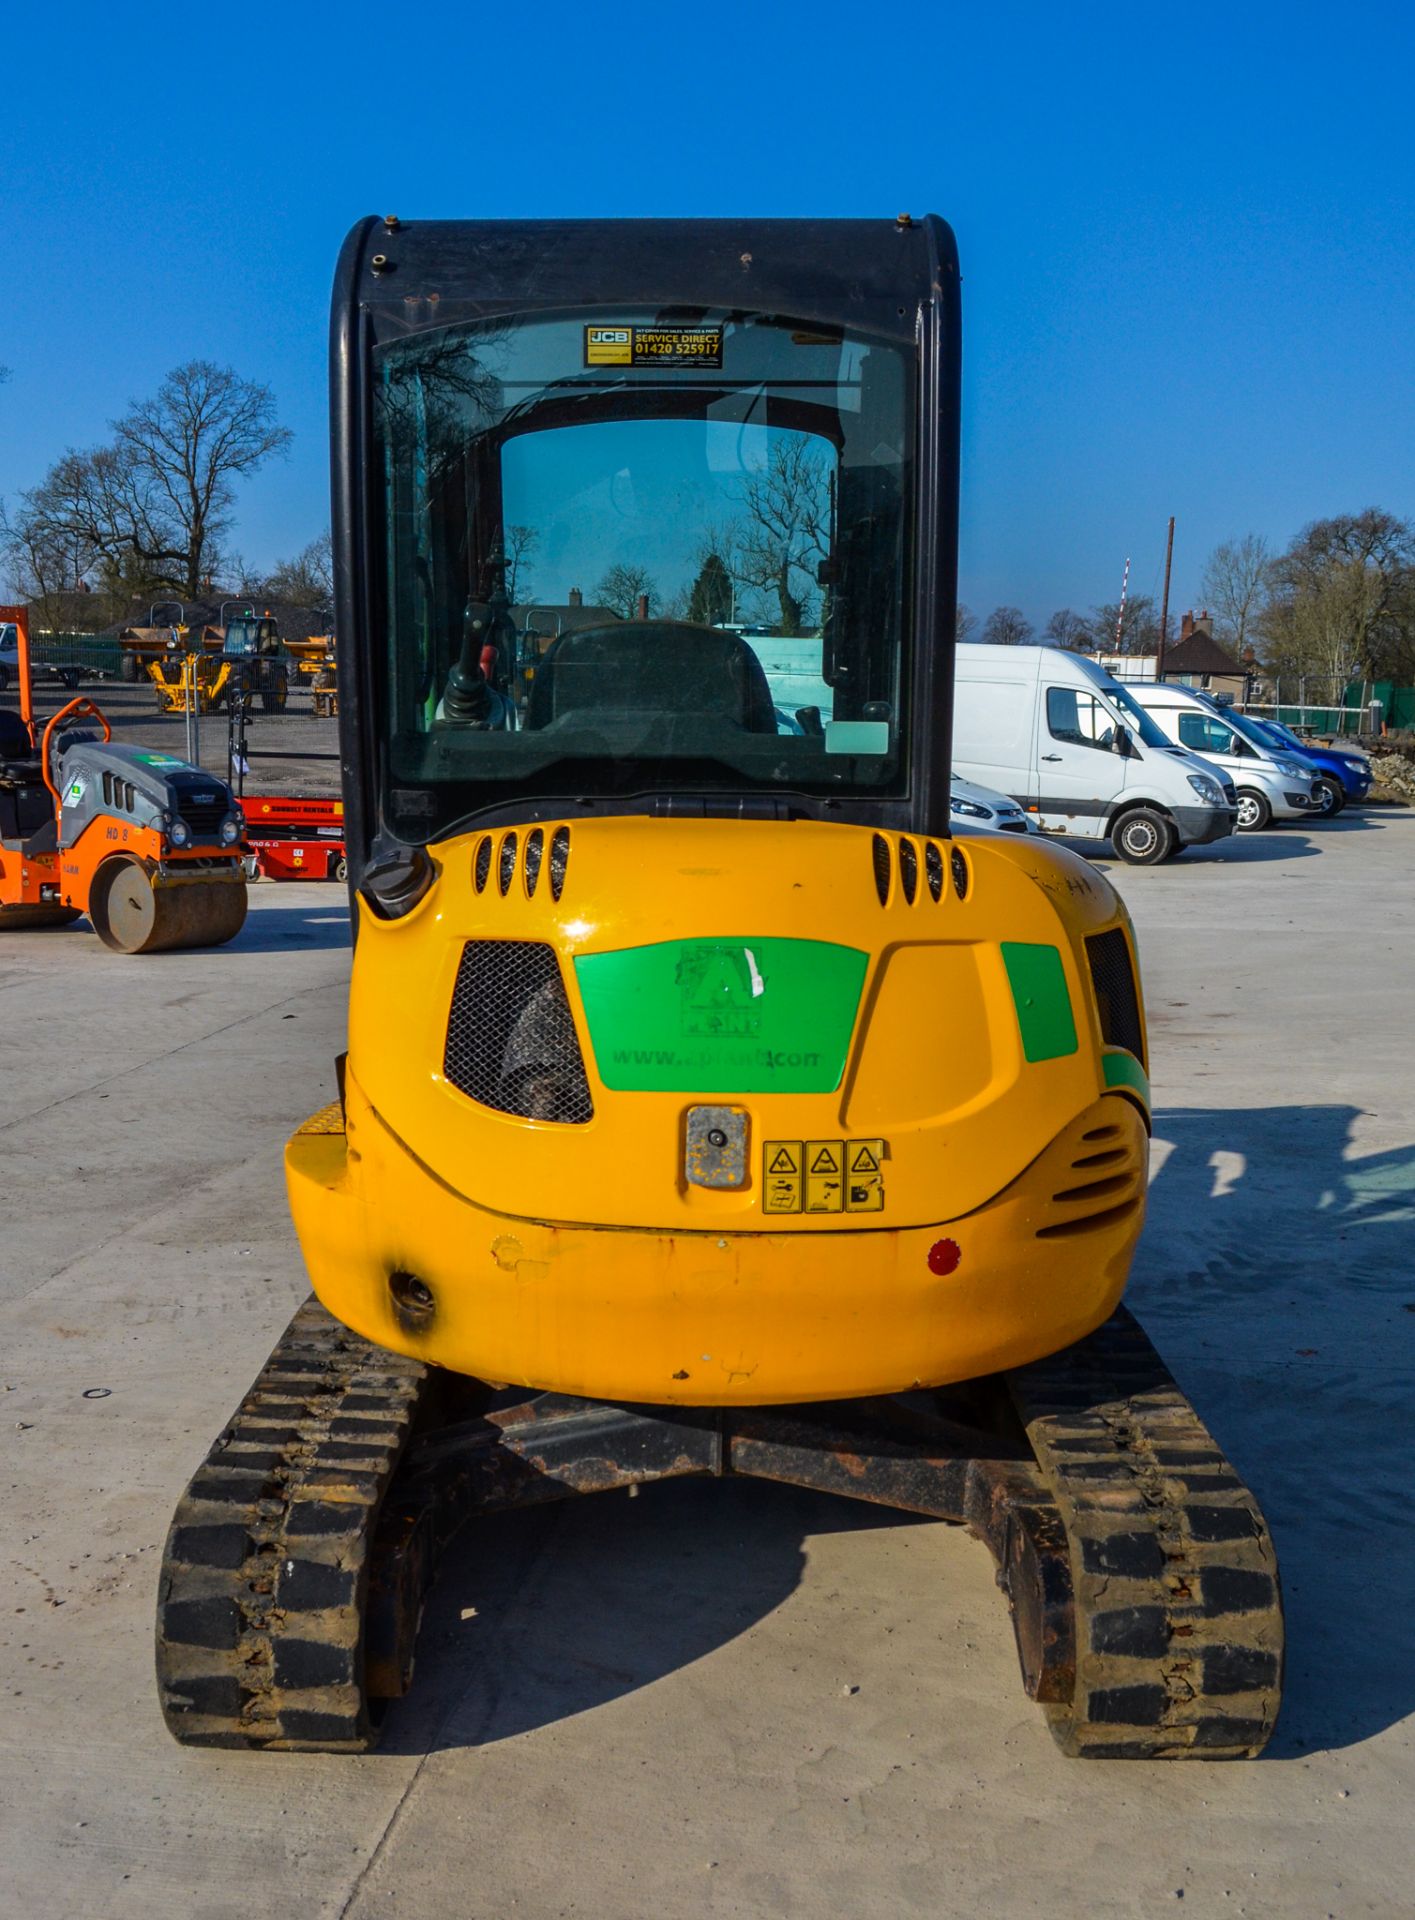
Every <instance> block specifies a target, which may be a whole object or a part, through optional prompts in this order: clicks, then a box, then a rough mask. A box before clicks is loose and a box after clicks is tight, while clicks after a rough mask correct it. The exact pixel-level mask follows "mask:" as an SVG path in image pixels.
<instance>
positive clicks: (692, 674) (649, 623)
mask: <svg viewBox="0 0 1415 1920" xmlns="http://www.w3.org/2000/svg"><path fill="white" fill-rule="evenodd" d="M655 714H662V715H664V716H666V717H669V718H672V719H675V720H703V721H707V722H709V723H716V724H718V725H725V726H729V727H737V728H740V729H741V730H742V731H743V732H745V733H775V732H776V711H775V708H774V706H773V704H772V698H771V688H770V686H769V685H768V684H767V677H766V674H765V672H764V671H763V670H762V663H761V661H760V660H758V658H757V656H756V654H755V653H754V652H753V651H752V649H751V648H750V647H749V646H748V645H747V643H746V642H745V641H744V640H743V639H742V638H741V637H740V635H738V634H735V633H725V632H723V631H721V630H720V629H719V628H716V627H698V626H692V625H690V624H689V623H688V622H687V621H685V620H626V621H623V622H622V623H619V624H617V625H615V626H612V627H583V628H581V629H580V631H579V632H578V633H565V634H562V635H561V636H560V638H559V639H558V640H556V641H555V642H554V643H553V645H552V646H551V647H550V648H549V649H548V651H547V652H546V654H545V657H544V658H543V659H542V660H541V662H540V665H539V666H538V667H537V669H536V677H535V679H534V680H533V681H532V682H531V697H530V704H529V707H528V709H527V713H526V726H527V728H528V730H531V731H536V730H539V729H542V728H545V727H550V726H554V725H556V724H558V723H559V722H561V721H565V720H568V721H569V722H570V723H571V724H574V723H575V722H577V721H581V720H583V721H586V722H588V723H590V724H591V725H593V724H596V723H600V722H611V723H612V722H614V721H616V720H629V719H632V720H640V721H641V720H643V719H645V718H646V717H648V716H650V715H655Z"/></svg>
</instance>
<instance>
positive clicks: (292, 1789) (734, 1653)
mask: <svg viewBox="0 0 1415 1920" xmlns="http://www.w3.org/2000/svg"><path fill="white" fill-rule="evenodd" d="M1110 871H1111V873H1112V875H1113V876H1114V877H1115V878H1116V879H1117V881H1118V883H1119V884H1120V886H1121V887H1122V889H1123V891H1124V893H1125V896H1126V898H1127V900H1128V901H1129V903H1130V906H1131V908H1132V910H1133V913H1134V916H1135V920H1136V923H1137V926H1138V929H1139V935H1140V941H1141V947H1142V955H1143V960H1144V966H1145V978H1146V982H1147V987H1148V995H1149V1004H1150V1018H1151V1034H1152V1041H1153V1055H1154V1059H1153V1067H1154V1083H1155V1089H1156V1098H1157V1102H1158V1114H1157V1126H1156V1135H1157V1139H1156V1148H1155V1168H1156V1180H1155V1185H1154V1190H1153V1203H1152V1211H1151V1215H1150V1220H1149V1224H1148V1226H1147V1228H1146V1231H1145V1236H1144V1239H1143V1242H1142V1245H1141V1250H1140V1256H1139V1261H1138V1265H1137V1269H1136V1273H1135V1280H1134V1285H1133V1289H1132V1295H1131V1299H1132V1303H1133V1304H1134V1305H1135V1306H1136V1307H1137V1309H1138V1310H1139V1312H1140V1313H1141V1315H1142V1317H1143V1318H1144V1319H1145V1321H1146V1323H1147V1325H1148V1327H1149V1329H1150V1331H1151V1333H1152V1334H1153V1335H1154V1337H1155V1339H1156V1341H1157V1343H1158V1345H1159V1346H1160V1348H1161V1349H1162V1350H1163V1352H1164V1353H1165V1354H1166V1357H1167V1358H1168V1359H1169V1360H1170V1362H1171V1364H1172V1365H1173V1366H1174V1369H1175V1371H1176V1373H1177V1374H1178V1375H1179V1377H1180V1379H1181V1381H1182V1382H1183V1383H1184V1385H1185V1386H1186V1387H1187V1389H1188V1391H1189V1392H1190V1393H1191V1395H1192V1396H1193V1398H1194V1399H1195V1401H1196V1402H1197V1403H1198V1405H1199V1406H1200V1408H1201V1409H1202V1411H1203V1412H1204V1414H1205V1416H1206V1417H1207V1419H1208V1420H1209V1422H1210V1424H1211V1425H1212V1427H1213V1428H1214V1430H1215V1431H1216V1433H1217V1435H1218V1436H1219V1438H1220V1440H1221V1441H1222V1443H1223V1444H1224V1445H1225V1446H1226V1447H1227V1449H1228V1450H1229V1452H1230V1454H1231V1455H1232V1457H1233V1458H1234V1459H1235V1461H1236V1462H1237V1464H1238V1466H1239V1468H1240V1469H1241V1470H1242V1471H1243V1472H1244V1474H1245V1475H1246V1476H1247V1478H1248V1479H1249V1481H1250V1482H1251V1483H1252V1485H1253V1486H1254V1487H1255V1488H1256V1489H1257V1491H1258V1493H1259V1495H1260V1497H1261V1499H1262V1501H1263V1504H1264V1506H1265V1507H1266V1510H1267V1512H1268V1514H1269V1517H1270V1519H1271V1521H1272V1524H1273V1529H1274V1532H1275V1535H1276V1538H1277V1543H1278V1548H1279V1553H1280V1556H1281V1559H1282V1564H1283V1572H1284V1579H1285V1585H1286V1594H1287V1602H1288V1609H1289V1631H1290V1674H1289V1685H1288V1695H1287V1703H1286V1706H1285V1709H1284V1714H1283V1718H1282V1722H1281V1725H1280V1728H1279V1731H1278V1735H1277V1738H1276V1740H1275V1742H1274V1744H1273V1746H1272V1748H1271V1749H1270V1751H1269V1753H1268V1755H1267V1756H1266V1757H1265V1758H1264V1759H1262V1760H1260V1761H1256V1762H1252V1763H1246V1764H1235V1765H1228V1766H1208V1767H1205V1766H1202V1765H1177V1766H1176V1765H1169V1766H1166V1765H1162V1764H1141V1765H1136V1764H1133V1763H1119V1764H1113V1765H1109V1766H1100V1765H1094V1764H1093V1765H1086V1764H1083V1763H1079V1762H1075V1761H1068V1760H1064V1759H1063V1758H1062V1757H1061V1756H1060V1755H1059V1754H1058V1753H1057V1751H1056V1750H1055V1748H1054V1747H1053V1746H1052V1743H1051V1741H1050V1739H1049V1737H1048V1735H1047V1733H1046V1730H1045V1728H1044V1726H1043V1724H1042V1720H1041V1717H1040V1715H1039V1713H1038V1712H1037V1711H1036V1710H1035V1709H1034V1708H1033V1707H1031V1706H1030V1705H1029V1704H1028V1702H1027V1701H1026V1700H1025V1698H1024V1697H1023V1696H1022V1693H1021V1690H1020V1687H1019V1685H1018V1681H1017V1674H1016V1664H1015V1657H1014V1653H1013V1647H1012V1638H1011V1633H1010V1630H1009V1627H1008V1623H1007V1619H1006V1612H1005V1608H1004V1606H1003V1604H1002V1602H1001V1600H1000V1598H999V1596H998V1595H997V1593H996V1592H995V1590H994V1588H993V1583H992V1578H991V1573H990V1570H989V1563H988V1559H987V1556H986V1554H985V1552H984V1551H983V1549H982V1548H980V1547H978V1546H976V1545H974V1544H973V1543H972V1542H970V1541H969V1540H968V1539H967V1537H966V1536H965V1535H963V1534H962V1533H961V1532H959V1531H957V1530H953V1529H950V1528H947V1527H943V1526H938V1525H931V1524H926V1523H921V1522H917V1521H911V1520H909V1519H907V1518H904V1517H900V1516H894V1515H891V1514H886V1513H877V1512H872V1511H870V1510H868V1509H864V1508H857V1507H854V1506H850V1505H847V1504H845V1503H843V1502H842V1503H833V1502H832V1501H831V1500H829V1499H827V1498H825V1497H817V1496H812V1495H808V1494H806V1493H803V1492H797V1491H793V1490H791V1489H787V1488H774V1487H770V1486H766V1485H762V1484H756V1483H733V1482H730V1481H729V1482H725V1483H722V1484H714V1483H706V1482H704V1483H694V1482H678V1483H670V1484H667V1485H665V1486H663V1487H661V1488H658V1489H652V1490H648V1491H645V1492H644V1493H643V1494H642V1496H641V1497H640V1498H637V1499H629V1498H627V1497H625V1496H622V1495H604V1496H599V1497H598V1498H596V1499H591V1500H586V1501H583V1502H580V1503H578V1504H575V1505H568V1506H564V1507H559V1508H545V1509H541V1510H539V1511H534V1512H527V1513H523V1514H519V1515H512V1516H508V1517H504V1518H500V1519H496V1520H492V1521H488V1522H485V1523H483V1524H482V1525H481V1526H480V1527H479V1528H477V1529H476V1530H475V1532H474V1533H471V1534H469V1535H467V1536H466V1537H465V1539H464V1542H463V1545H462V1547H461V1549H460V1551H458V1552H457V1553H455V1554H454V1556H453V1558H452V1560H451V1563H450V1564H449V1565H448V1566H447V1568H446V1569H445V1572H444V1577H443V1579H442V1582H441V1584H440V1587H439V1589H438V1591H437V1594H436V1596H435V1599H434V1602H433V1605H432V1607H431V1609H430V1615H429V1619H428V1622H427V1625H426V1628H425V1630H424V1638H423V1642H422V1646H421V1652H420V1661H419V1669H418V1678H417V1684H416V1688H415V1692H414V1695H413V1696H412V1698H411V1699H410V1701H409V1702H407V1703H406V1704H405V1705H404V1706H403V1707H402V1708H400V1709H399V1710H398V1711H397V1712H396V1714H395V1716H394V1718H393V1720H392V1723H391V1732H390V1737H389V1739H388V1741H387V1745H386V1747H385V1749H384V1750H383V1751H382V1752H380V1753H379V1754H377V1755H373V1756H370V1757H368V1758H361V1759H334V1758H327V1757H322V1756H320V1757H300V1756H289V1755H239V1754H223V1753H198V1752H188V1751H184V1750H183V1749H181V1748H179V1747H177V1746H176V1745H175V1744H174V1743H173V1742H172V1741H171V1740H170V1739H169V1737H168V1735H167V1734H166V1732H165V1731H164V1729H163V1726H162V1722H161V1719H160V1717H159V1713H158V1708H157V1702H156V1697H155V1694H154V1689H153V1682H152V1672H151V1638H152V1612H153V1591H154V1585H155V1579H156V1567H157V1559H158V1554H159V1551H160V1546H161V1541H162V1538H163V1535H164V1532H165V1529H166V1525H167V1521H168V1517H169V1515H170V1512H171V1509H172V1506H173V1503H174V1501H175V1500H176V1498H177V1496H178V1494H179V1492H180V1491H181V1488H182V1486H183V1484H184V1483H185V1481H186V1479H187V1477H188V1475H189V1474H190V1472H191V1471H192V1469H193V1467H194V1466H195V1465H196V1463H197V1461H198V1459H199V1458H200V1457H201V1455H202V1453H203V1452H204V1450H205V1448H206V1447H207V1445H208V1443H209V1442H210V1440H211V1439H212V1437H213V1436H214V1435H215V1433H216V1432H217V1431H218V1430H219V1428H220V1426H221V1424H222V1422H223V1421H224V1419H225V1418H226V1416H227V1414H228V1412H229V1411H230V1410H231V1408H232V1407H233V1406H234V1404H235V1402H236V1400H237V1399H238V1397H239V1396H240V1394H241V1393H242V1391H243V1390H244V1389H245V1387H246V1386H247V1384H248V1383H249V1381H250V1379H251V1377H252V1376H253V1375H254V1373H255V1372H256V1370H257V1369H258V1368H259V1366H260V1364H261V1363H262V1361H263V1360H264V1358H265V1356H266V1353H267V1351H268V1349H269V1348H270V1346H271V1344H272V1342H273V1341H274V1339H275V1337H276V1335H277V1334H278V1333H279V1331H280V1329H281V1328H282V1326H283V1325H284V1322H285V1320H286V1319H287V1318H288V1316H289V1314H290V1311H291V1309H292V1308H293V1307H294V1305H295V1304H296V1302H297V1301H298V1300H299V1299H300V1298H301V1296H302V1295H303V1293H304V1291H305V1283H304V1279H303V1276H302V1272H301V1267H300V1261H299V1257H298V1254H297V1252H296V1248H295V1243H294V1239H293V1235H292V1233H291V1229H290V1226H289V1223H288V1220H287V1217H286V1213H285V1207H284V1201H283V1195H282V1184H281V1173H280V1148H281V1142H282V1140H283V1138H284V1136H285V1134H286V1132H287V1131H288V1130H289V1129H290V1128H291V1126H292V1125H293V1124H294V1123H295V1122H296V1121H297V1120H298V1119H299V1118H300V1117H302V1116H303V1115H304V1114H305V1113H306V1112H307V1111H309V1110H310V1109H312V1108H313V1107H315V1106H317V1105H319V1104H321V1103H322V1102H324V1101H326V1100H327V1099H329V1098H330V1097H331V1096H332V1094H333V1087H334V1080H333V1057H334V1054H335V1053H336V1051H337V1050H338V1049H339V1047H340V1044H341V1034H342V1030H343V1009H344V982H345V977H346V974H347V970H348V953H347V942H346V922H345V912H344V901H343V897H342V894H341V893H340V892H338V891H337V890H335V889H333V888H330V887H327V886H323V885H318V886H316V885H305V886H287V887H284V888H276V887H273V886H266V887H262V888H260V889H257V890H256V891H255V893H254V895H253V911H252V913H251V917H250V920H249V922H248V925H247V928H246V930H245V932H244V933H243V934H242V936H241V938H240V940H239V941H238V942H237V943H236V944H235V946H233V947H232V948H230V949H228V950H226V951H221V952H214V953H201V954H190V955H176V956H156V957H154V958H151V959H148V960H126V959H118V958H115V957H114V956H112V955H110V954H107V953H105V952H102V951H101V950H100V949H99V947H98V944H97V942H96V941H95V940H94V938H93V937H92V936H91V935H90V934H88V933H86V932H84V931H82V930H70V931H67V932H64V933H57V934H15V935H9V936H5V937H4V941H3V946H0V1010H3V1013H4V1016H5V1020H4V1036H5V1038H4V1059H5V1063H6V1065H5V1071H4V1073H3V1075H2V1076H0V1153H3V1155H4V1161H3V1165H4V1173H5V1192H6V1197H7V1202H8V1204H7V1207H6V1210H5V1218H6V1225H5V1233H4V1248H5V1255H6V1257H5V1260H4V1262H3V1279H2V1280H0V1389H3V1391H0V1441H2V1442H3V1447H4V1455H5V1463H6V1468H7V1471H6V1473H5V1486H6V1497H5V1501H4V1509H3V1522H0V1686H3V1701H4V1709H5V1710H4V1714H3V1719H0V1915H3V1916H4V1917H5V1920H11V1917H12V1916H13V1920H33V1916H38V1915H55V1916H59V1917H61V1920H70V1917H71V1916H94V1917H95V1920H129V1917H130V1916H135V1917H140V1920H151V1917H152V1916H155V1915H162V1916H167V1915H171V1916H180V1917H181V1920H188V1917H190V1920H228V1917H229V1920H250V1916H252V1915H259V1914H269V1913H277V1912H278V1913H280V1914H282V1915H290V1916H293V1917H294V1920H303V1917H304V1916H306V1915H308V1916H322V1917H324V1920H335V1917H336V1916H338V1917H339V1920H374V1916H379V1917H380V1920H383V1917H385V1916H386V1917H387V1920H393V1917H394V1916H420V1917H422V1920H443V1916H446V1917H447V1920H453V1917H454V1916H455V1920H471V1917H472V1916H481V1915H487V1916H496V1920H506V1916H508V1915H517V1916H520V1915H524V1916H526V1920H550V1916H557V1915H570V1914H575V1915H586V1916H592V1920H621V1917H622V1920H640V1916H643V1917H644V1920H648V1917H650V1916H652V1917H653V1920H660V1917H662V1920H680V1916H681V1917H682V1920H689V1917H691V1920H697V1917H698V1916H703V1917H704V1920H706V1917H708V1916H721V1917H724V1920H725V1917H726V1916H752V1917H753V1920H755V1917H757V1916H779V1915H780V1916H786V1915H790V1916H803V1917H805V1920H836V1917H837V1916H838V1920H875V1917H876V1916H879V1917H881V1920H882V1917H883V1916H896V1915H900V1916H902V1915H912V1914H919V1915H928V1916H930V1920H937V1916H939V1915H959V1916H966V1917H967V1920H973V1917H974V1916H989V1920H991V1917H992V1916H1008V1917H1010V1916H1024V1915H1047V1916H1053V1917H1055V1916H1061V1917H1062V1920H1066V1917H1068V1916H1075V1917H1076V1920H1093V1917H1094V1920H1100V1917H1103V1916H1105V1917H1108V1916H1150V1915H1153V1914H1156V1913H1161V1912H1172V1911H1182V1912H1184V1913H1186V1914H1189V1915H1195V1914H1199V1915H1204V1916H1219V1915H1222V1916H1225V1917H1227V1916H1234V1915H1243V1914H1246V1915H1261V1916H1271V1915H1283V1916H1287V1915H1291V1916H1301V1920H1321V1917H1322V1916H1324V1915H1336V1916H1340V1917H1341V1920H1346V1917H1347V1916H1355V1915H1369V1914H1375V1915H1382V1916H1394V1915H1405V1914H1408V1913H1410V1912H1411V1910H1412V1905H1415V1894H1412V1887H1411V1874H1410V1865H1411V1861H1410V1848H1409V1832H1410V1807H1411V1804H1412V1799H1415V1745H1413V1744H1412V1738H1411V1734H1412V1727H1413V1726H1415V1718H1412V1716H1413V1715H1415V1637H1413V1636H1412V1609H1411V1601H1410V1596H1411V1593H1412V1590H1415V1530H1412V1528H1411V1526H1410V1518H1409V1495H1408V1487H1409V1482H1410V1478H1411V1464H1412V1461H1411V1452H1412V1433H1415V1422H1412V1414H1415V1388H1412V1384H1411V1382H1412V1377H1415V1376H1412V1368H1411V1358H1412V1347H1413V1346H1415V1270H1412V1257H1411V1246H1412V1231H1413V1228H1415V1093H1412V1079H1411V1073H1410V1033H1411V1007H1412V1004H1415V1001H1412V985H1415V979H1412V974H1415V968H1412V961H1411V955H1412V951H1415V940H1413V939H1412V936H1415V887H1412V875H1415V812H1412V813H1396V812H1374V811H1373V812H1368V813H1366V814H1365V815H1364V816H1361V815H1358V816H1351V815H1348V816H1344V817H1343V818H1342V819H1341V820H1339V821H1337V822H1336V823H1334V824H1333V825H1331V826H1328V827H1325V828H1322V829H1318V830H1313V831H1312V832H1310V833H1309V832H1303V831H1284V832H1281V833H1275V834H1268V835H1263V836H1256V837H1253V838H1250V839H1245V840H1243V841H1238V842H1232V843H1229V844H1228V845H1226V846H1222V847H1219V848H1215V849H1210V850H1207V851H1201V852H1198V853H1191V854H1190V855H1188V856H1186V857H1185V858H1184V859H1183V860H1181V861H1179V862H1178V863H1176V864H1174V865H1172V866H1165V867H1161V868H1158V869H1154V870H1133V869H1118V868H1114V867H1112V868H1111V869H1110ZM1181 1900H1182V1902H1183V1905H1182V1908H1180V1907H1178V1905H1177V1903H1178V1902H1180V1901H1181Z"/></svg>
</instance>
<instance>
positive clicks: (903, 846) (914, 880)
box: [899, 840, 919, 907]
mask: <svg viewBox="0 0 1415 1920" xmlns="http://www.w3.org/2000/svg"><path fill="white" fill-rule="evenodd" d="M899 879H900V882H901V884H902V886H903V888H904V898H905V899H906V900H907V901H908V902H909V905H910V906H911V907H912V906H913V904H914V895H915V894H916V893H917V892H918V891H919V856H918V853H917V851H916V850H915V847H914V842H913V841H912V840H901V841H900V842H899Z"/></svg>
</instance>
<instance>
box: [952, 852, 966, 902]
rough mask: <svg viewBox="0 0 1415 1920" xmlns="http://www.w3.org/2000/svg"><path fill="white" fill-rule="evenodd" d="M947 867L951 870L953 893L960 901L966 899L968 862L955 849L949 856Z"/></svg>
mask: <svg viewBox="0 0 1415 1920" xmlns="http://www.w3.org/2000/svg"><path fill="white" fill-rule="evenodd" d="M948 864H949V866H950V867H951V868H952V870H953V891H954V892H955V893H956V894H957V895H958V898H959V899H960V900H966V899H967V898H968V862H967V861H966V860H965V859H964V858H963V855H962V853H961V852H960V851H959V849H958V848H957V847H955V848H954V849H953V852H952V853H951V854H950V855H949V860H948Z"/></svg>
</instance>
